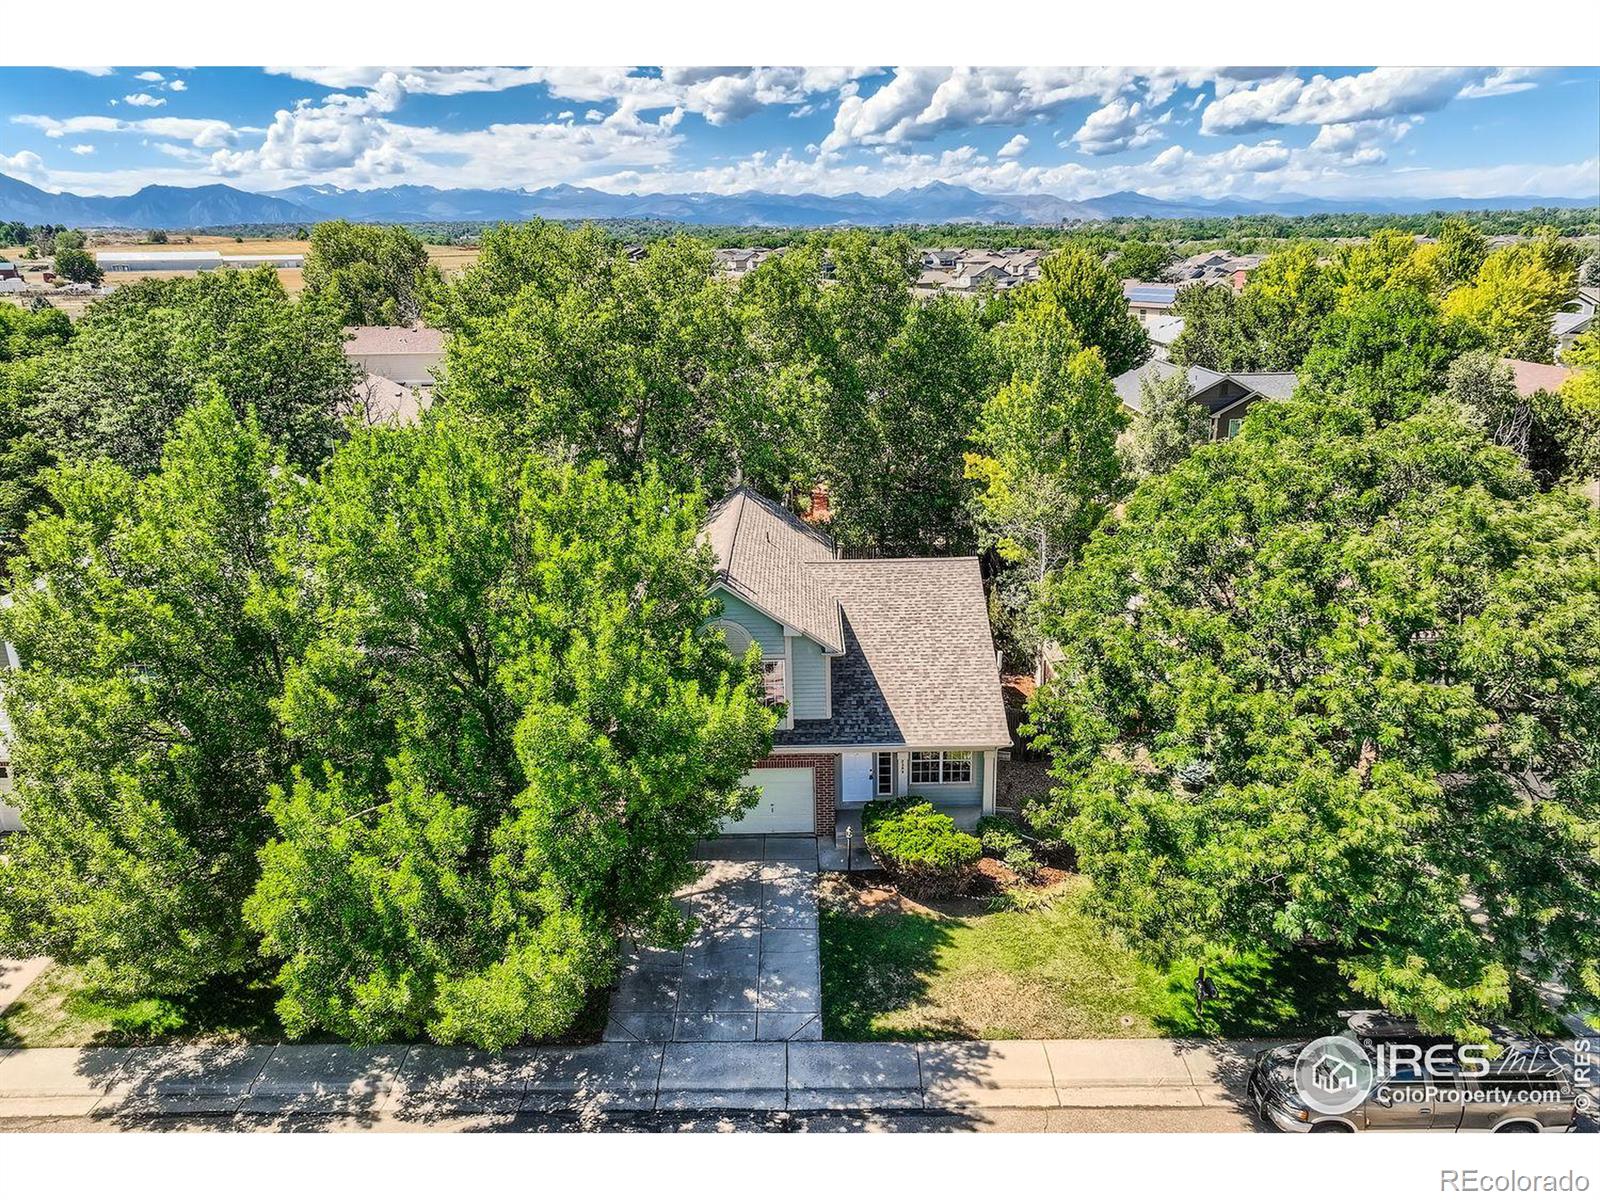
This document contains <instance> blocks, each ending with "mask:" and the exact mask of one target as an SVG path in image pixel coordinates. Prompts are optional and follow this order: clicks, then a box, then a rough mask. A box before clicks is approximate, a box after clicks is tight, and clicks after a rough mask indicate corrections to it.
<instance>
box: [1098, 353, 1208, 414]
mask: <svg viewBox="0 0 1600 1200" xmlns="http://www.w3.org/2000/svg"><path fill="white" fill-rule="evenodd" d="M1181 370H1183V368H1182V367H1179V366H1175V365H1173V364H1172V363H1169V362H1166V361H1164V360H1162V359H1159V358H1153V359H1151V360H1150V361H1149V362H1147V363H1145V364H1144V366H1142V367H1133V368H1131V369H1130V370H1127V371H1124V372H1123V373H1122V374H1121V375H1118V376H1117V377H1116V378H1115V379H1113V380H1112V381H1111V386H1112V387H1113V388H1115V389H1116V392H1117V399H1118V400H1121V401H1122V403H1123V404H1124V405H1126V406H1127V407H1128V408H1129V409H1130V410H1132V411H1133V412H1142V411H1143V409H1142V408H1141V407H1140V404H1141V397H1142V396H1143V392H1142V391H1141V389H1140V386H1139V381H1140V380H1141V379H1143V378H1144V377H1145V376H1146V375H1148V376H1150V377H1151V379H1153V380H1155V381H1156V382H1160V381H1161V380H1163V379H1167V378H1169V377H1171V376H1173V375H1176V374H1177V373H1178V372H1179V371H1181ZM1223 378H1226V377H1225V376H1223V375H1221V374H1219V373H1217V372H1216V371H1208V370H1207V369H1206V368H1205V367H1190V368H1189V394H1190V395H1191V396H1192V395H1194V394H1195V393H1196V392H1198V391H1201V390H1202V389H1204V388H1208V387H1210V386H1211V385H1212V384H1213V383H1216V382H1217V381H1218V380H1219V379H1223Z"/></svg>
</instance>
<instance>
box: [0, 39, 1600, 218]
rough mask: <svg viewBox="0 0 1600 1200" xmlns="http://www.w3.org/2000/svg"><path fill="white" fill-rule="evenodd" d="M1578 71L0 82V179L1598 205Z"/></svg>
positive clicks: (456, 75) (389, 73)
mask: <svg viewBox="0 0 1600 1200" xmlns="http://www.w3.org/2000/svg"><path fill="white" fill-rule="evenodd" d="M1597 145H1600V70H1596V69H1593V68H1572V69H1565V68H1539V69H1523V68H1495V67H1481V68H1467V67H1428V68H1406V67H1382V68H1361V67H1355V68H1348V67H1341V68H1329V67H1299V68H1259V67H1252V68H1187V67H1185V68H1127V67H1087V68H1085V67H1063V68H1048V67H1023V68H988V67H980V68H971V67H958V68H949V67H944V68H930V67H824V68H818V67H759V68H745V67H716V68H683V67H678V68H666V69H660V68H651V67H612V68H590V67H552V68H522V67H483V68H461V67H438V68H430V67H371V68H352V67H326V68H323V67H304V68H298V67H297V68H281V69H276V70H271V71H268V70H261V69H257V68H240V67H226V68H224V67H216V68H209V67H208V68H171V67H118V68H114V69H113V68H92V69H87V70H83V69H78V70H64V69H55V68H32V67H7V68H0V173H5V174H9V175H13V176H16V177H18V178H21V179H25V180H27V181H28V182H30V183H33V184H36V185H38V186H41V187H45V188H48V189H51V190H67V191H77V192H86V193H127V192H132V191H135V190H137V189H138V188H140V187H142V186H144V185H145V184H150V183H162V184H177V185H183V186H194V185H199V184H207V183H218V182H222V183H229V184H232V185H234V186H237V187H242V188H245V189H248V190H252V191H266V190H271V189H274V188H281V187H288V186H292V185H295V184H307V183H309V184H333V185H337V186H340V187H355V188H365V187H379V186H390V185H394V184H402V183H419V184H432V185H434V186H438V187H527V188H537V187H543V186H547V185H550V184H558V183H571V184H580V185H587V186H591V187H599V188H603V189H606V190H609V191H618V192H656V191H698V190H705V191H717V192H732V191H742V190H746V189H760V190H765V191H778V192H800V191H816V192H824V193H838V192H846V191H861V192H867V193H871V194H877V193H882V192H887V191H891V190H893V189H894V188H898V187H916V186H920V185H922V184H926V183H930V182H936V181H939V182H947V183H954V184H964V185H967V186H970V187H973V188H976V189H978V190H980V191H985V192H1044V193H1050V194H1054V195H1058V196H1062V197H1064V198H1067V199H1082V198H1085V197H1089V196H1096V195H1102V194H1105V193H1107V192H1114V191H1122V190H1138V191H1143V192H1146V193H1149V194H1152V195H1158V196H1164V197H1184V196H1208V197H1216V196H1222V195H1228V194H1234V195H1245V196H1251V197H1257V198H1268V197H1272V196H1277V195H1285V194H1289V195H1313V196H1329V197H1339V196H1352V197H1354V196H1458V195H1459V196H1488V195H1508V194H1532V195H1547V196H1558V195H1559V196H1577V197H1595V196H1596V195H1597V193H1600V159H1597Z"/></svg>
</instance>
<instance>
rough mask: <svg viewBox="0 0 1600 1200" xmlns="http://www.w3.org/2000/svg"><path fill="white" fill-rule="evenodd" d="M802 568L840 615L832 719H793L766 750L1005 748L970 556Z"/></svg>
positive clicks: (984, 613) (990, 647)
mask: <svg viewBox="0 0 1600 1200" xmlns="http://www.w3.org/2000/svg"><path fill="white" fill-rule="evenodd" d="M810 570H811V573H812V575H813V576H814V577H815V579H816V580H817V582H818V584H819V585H820V586H821V587H822V588H824V589H825V590H826V592H827V593H828V594H829V595H832V596H834V597H836V598H837V599H838V601H839V605H840V607H841V608H842V609H843V610H844V636H845V653H844V656H843V657H842V658H837V659H835V660H834V662H833V717H832V718H831V719H829V720H817V721H801V720H797V721H796V722H795V723H794V728H793V729H785V730H780V731H779V732H778V733H777V734H776V735H774V738H773V742H774V744H775V745H779V746H785V745H787V746H860V745H906V746H925V747H938V746H1007V745H1010V743H1011V733H1010V731H1009V729H1008V728H1007V726H1006V711H1005V704H1004V702H1003V701H1002V700H1001V696H1000V672H999V667H998V665H997V664H996V662H995V652H994V638H993V636H992V635H991V634H990V631H989V616H988V610H987V607H986V605H985V603H984V596H983V579H982V576H981V575H980V574H979V572H978V560H977V559H975V558H876V559H836V560H833V561H830V562H825V563H824V562H819V563H813V564H812V565H811V567H810Z"/></svg>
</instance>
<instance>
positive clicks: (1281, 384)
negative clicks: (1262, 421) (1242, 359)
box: [1228, 371, 1300, 400]
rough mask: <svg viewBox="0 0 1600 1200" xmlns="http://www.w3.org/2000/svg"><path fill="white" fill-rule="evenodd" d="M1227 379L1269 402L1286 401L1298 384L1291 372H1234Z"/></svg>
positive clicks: (1297, 378) (1298, 381) (1298, 380)
mask: <svg viewBox="0 0 1600 1200" xmlns="http://www.w3.org/2000/svg"><path fill="white" fill-rule="evenodd" d="M1228 378H1229V379H1231V380H1233V381H1234V382H1235V383H1242V384H1244V386H1245V387H1247V388H1249V389H1250V390H1251V391H1253V392H1258V393H1260V394H1261V395H1263V396H1265V397H1267V399H1269V400H1287V399H1288V398H1289V397H1290V396H1292V395H1294V389H1295V388H1296V387H1297V386H1298V385H1299V383H1300V377H1299V376H1298V375H1296V374H1295V373H1294V372H1293V371H1234V372H1232V373H1231V374H1229V376H1228Z"/></svg>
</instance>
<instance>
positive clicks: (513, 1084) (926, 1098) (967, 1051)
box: [0, 1039, 1259, 1121]
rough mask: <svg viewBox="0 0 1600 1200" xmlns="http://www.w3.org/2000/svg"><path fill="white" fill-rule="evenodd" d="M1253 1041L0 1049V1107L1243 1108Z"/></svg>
mask: <svg viewBox="0 0 1600 1200" xmlns="http://www.w3.org/2000/svg"><path fill="white" fill-rule="evenodd" d="M1258 1048H1259V1044H1258V1043H1247V1042H1175V1041H1166V1040H1158V1039H1146V1040H1132V1039H1130V1040H1106V1041H1010V1042H922V1043H859V1042H765V1043H762V1042H745V1043H737V1042H729V1043H702V1044H696V1043H667V1044H656V1043H646V1042H609V1043H601V1044H599V1045H592V1046H572V1047H555V1046H552V1047H537V1048H530V1049H518V1050H509V1051H506V1052H505V1053H503V1054H497V1055H493V1054H486V1053H483V1052H481V1051H475V1050H465V1049H459V1048H454V1047H444V1046H373V1047H366V1048H358V1047H351V1046H337V1045H312V1046H289V1045H279V1046H266V1045H240V1046H213V1047H196V1046H170V1047H148V1048H143V1049H130V1050H119V1049H102V1048H93V1047H85V1048H80V1049H45V1050H10V1051H6V1050H0V1117H86V1116H94V1117H97V1118H98V1117H109V1118H115V1117H117V1116H118V1115H127V1116H129V1117H130V1118H131V1117H134V1116H145V1115H150V1114H188V1115H210V1114H220V1115H226V1114H234V1113H247V1114H275V1115H293V1114H319V1115H326V1114H353V1115H356V1116H361V1117H375V1116H377V1115H378V1114H381V1113H387V1114H393V1115H396V1116H401V1117H404V1118H406V1119H409V1120H423V1121H425V1120H426V1119H427V1118H428V1117H429V1116H430V1115H438V1116H440V1117H443V1116H446V1115H450V1114H461V1113H513V1112H523V1113H527V1112H534V1113H563V1112H573V1113H605V1112H622V1113H641V1112H661V1113H670V1112H709V1111H743V1112H778V1111H790V1112H819V1111H861V1112H887V1111H913V1110H915V1111H927V1112H951V1111H965V1110H972V1109H986V1110H987V1109H1016V1108H1030V1109H1056V1108H1118V1107H1126V1108H1175V1109H1176V1108H1216V1107H1226V1108H1232V1109H1235V1110H1242V1109H1243V1108H1244V1107H1245V1101H1244V1079H1245V1076H1246V1074H1247V1073H1248V1071H1249V1068H1250V1063H1251V1061H1252V1059H1253V1057H1254V1054H1255V1051H1256V1050H1257V1049H1258Z"/></svg>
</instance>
